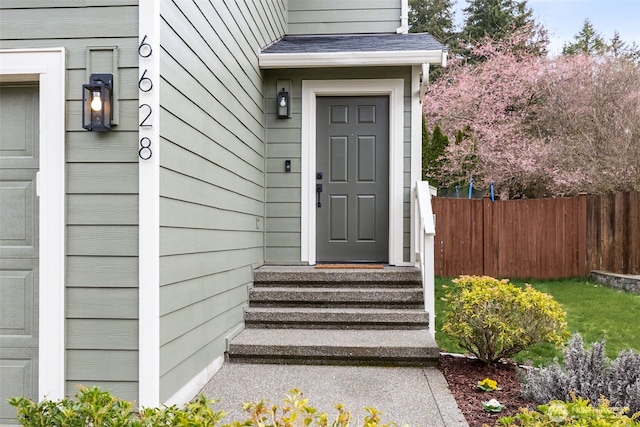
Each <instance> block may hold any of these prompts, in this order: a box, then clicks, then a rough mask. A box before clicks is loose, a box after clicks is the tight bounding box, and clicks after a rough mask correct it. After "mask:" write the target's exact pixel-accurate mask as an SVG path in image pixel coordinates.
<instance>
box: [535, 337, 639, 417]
mask: <svg viewBox="0 0 640 427" xmlns="http://www.w3.org/2000/svg"><path fill="white" fill-rule="evenodd" d="M522 394H523V396H524V397H525V398H526V399H529V400H533V401H536V402H538V403H543V402H548V401H551V400H567V401H568V400H570V399H571V397H572V396H574V395H577V396H580V397H581V398H583V399H587V400H589V401H591V402H597V401H599V399H600V398H601V397H602V396H604V397H605V398H606V399H608V401H610V402H611V404H612V405H613V406H614V407H616V408H627V409H628V410H629V412H630V413H631V414H636V413H637V415H636V417H640V353H636V352H634V351H632V350H625V351H622V352H620V354H619V355H618V357H617V358H616V359H615V360H613V361H610V360H609V359H608V358H607V357H606V356H605V342H604V340H601V341H599V342H596V343H594V344H593V345H592V346H591V348H588V349H587V348H585V347H584V344H583V340H582V337H581V336H580V335H579V334H575V335H574V336H573V337H572V338H571V341H570V342H569V345H568V346H567V348H566V349H565V351H564V361H563V363H562V364H560V363H558V362H557V361H556V362H554V363H553V364H551V365H549V366H547V367H544V368H540V369H531V370H529V371H527V373H526V375H525V376H524V378H523V384H522Z"/></svg>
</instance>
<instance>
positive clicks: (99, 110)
mask: <svg viewBox="0 0 640 427" xmlns="http://www.w3.org/2000/svg"><path fill="white" fill-rule="evenodd" d="M89 80H90V81H89V83H87V84H83V85H82V127H83V128H85V129H87V130H91V131H99V132H105V131H109V130H111V120H112V118H113V111H112V108H111V107H112V104H113V74H91V77H90V78H89Z"/></svg>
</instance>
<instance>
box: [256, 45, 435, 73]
mask: <svg viewBox="0 0 640 427" xmlns="http://www.w3.org/2000/svg"><path fill="white" fill-rule="evenodd" d="M446 57H447V52H446V51H442V50H401V51H387V52H385V51H377V52H321V53H320V52H317V53H308V52H302V53H260V54H259V57H258V62H259V64H260V68H267V69H275V68H319V67H363V66H366V67H375V66H387V67H388V66H404V65H420V64H424V63H430V64H441V65H442V66H444V65H445V64H446Z"/></svg>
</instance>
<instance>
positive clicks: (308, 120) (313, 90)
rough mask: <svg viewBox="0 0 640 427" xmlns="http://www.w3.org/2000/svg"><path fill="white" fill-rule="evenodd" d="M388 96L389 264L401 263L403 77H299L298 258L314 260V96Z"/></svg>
mask: <svg viewBox="0 0 640 427" xmlns="http://www.w3.org/2000/svg"><path fill="white" fill-rule="evenodd" d="M365 95H388V96H389V264H391V265H403V264H404V263H403V261H402V258H403V256H402V245H403V217H402V210H403V209H402V206H403V202H404V200H403V192H404V189H403V170H404V168H403V145H404V138H403V135H404V80H403V79H371V80H367V79H361V80H303V81H302V148H301V156H302V164H301V173H302V177H301V205H302V206H301V220H302V229H301V241H300V246H301V248H300V249H301V261H303V262H308V263H309V264H310V265H313V264H315V263H316V207H315V194H316V193H315V185H316V179H315V174H316V97H318V96H365Z"/></svg>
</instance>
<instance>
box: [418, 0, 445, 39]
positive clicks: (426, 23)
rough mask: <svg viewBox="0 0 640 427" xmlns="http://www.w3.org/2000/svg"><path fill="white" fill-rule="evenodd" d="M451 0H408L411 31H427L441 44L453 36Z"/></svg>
mask: <svg viewBox="0 0 640 427" xmlns="http://www.w3.org/2000/svg"><path fill="white" fill-rule="evenodd" d="M453 18H454V12H453V0H409V27H410V30H409V31H410V32H412V33H429V34H431V35H432V36H433V37H435V38H436V40H438V41H439V42H441V43H443V44H445V45H446V44H448V43H449V42H450V41H451V40H452V38H453V37H454V36H455V31H454V28H453Z"/></svg>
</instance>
